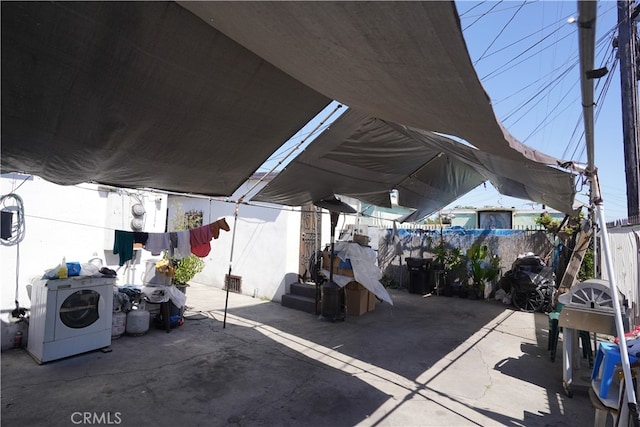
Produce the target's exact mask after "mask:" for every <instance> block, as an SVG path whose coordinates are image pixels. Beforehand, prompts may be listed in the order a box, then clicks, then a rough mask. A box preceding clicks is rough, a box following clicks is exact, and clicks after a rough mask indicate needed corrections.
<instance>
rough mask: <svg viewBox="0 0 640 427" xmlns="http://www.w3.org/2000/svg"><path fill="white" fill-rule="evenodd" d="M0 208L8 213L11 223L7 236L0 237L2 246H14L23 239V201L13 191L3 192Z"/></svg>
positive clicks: (0, 198)
mask: <svg viewBox="0 0 640 427" xmlns="http://www.w3.org/2000/svg"><path fill="white" fill-rule="evenodd" d="M0 208H1V209H2V213H7V214H9V215H10V218H11V223H10V230H7V231H9V232H10V233H9V236H6V237H0V244H2V246H14V245H17V244H18V243H20V242H21V241H22V240H23V239H24V234H25V223H24V203H23V201H22V198H21V197H20V196H18V195H17V194H15V193H9V194H5V195H4V196H2V197H0ZM5 218H6V216H5Z"/></svg>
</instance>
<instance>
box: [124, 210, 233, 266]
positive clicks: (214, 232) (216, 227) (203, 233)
mask: <svg viewBox="0 0 640 427" xmlns="http://www.w3.org/2000/svg"><path fill="white" fill-rule="evenodd" d="M220 230H224V231H229V230H231V228H230V227H229V224H227V221H226V220H225V219H224V218H220V219H218V220H217V221H215V222H212V223H211V224H207V225H203V226H201V227H197V228H192V229H190V230H183V231H171V232H165V233H147V232H142V231H125V230H115V233H114V242H113V253H114V254H118V255H119V265H120V266H123V265H124V264H125V263H126V262H127V261H130V260H132V259H133V247H134V244H135V243H138V244H141V245H142V247H143V248H144V249H146V250H148V251H149V252H151V254H152V255H155V256H157V255H160V254H162V252H163V251H169V256H170V257H174V258H177V259H182V258H186V257H188V256H189V255H190V254H194V255H197V256H199V257H200V258H202V257H205V256H207V255H209V252H211V243H210V242H211V240H212V239H217V238H218V237H219V236H220Z"/></svg>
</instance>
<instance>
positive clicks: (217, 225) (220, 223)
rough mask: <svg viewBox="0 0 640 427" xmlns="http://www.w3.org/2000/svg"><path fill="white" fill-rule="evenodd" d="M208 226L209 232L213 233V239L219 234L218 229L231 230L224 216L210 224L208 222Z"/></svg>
mask: <svg viewBox="0 0 640 427" xmlns="http://www.w3.org/2000/svg"><path fill="white" fill-rule="evenodd" d="M209 227H211V233H212V234H213V238H214V239H217V238H218V236H220V229H222V230H224V231H229V230H231V228H230V227H229V224H227V220H226V219H224V218H220V219H219V220H217V221H216V222H212V223H211V224H209Z"/></svg>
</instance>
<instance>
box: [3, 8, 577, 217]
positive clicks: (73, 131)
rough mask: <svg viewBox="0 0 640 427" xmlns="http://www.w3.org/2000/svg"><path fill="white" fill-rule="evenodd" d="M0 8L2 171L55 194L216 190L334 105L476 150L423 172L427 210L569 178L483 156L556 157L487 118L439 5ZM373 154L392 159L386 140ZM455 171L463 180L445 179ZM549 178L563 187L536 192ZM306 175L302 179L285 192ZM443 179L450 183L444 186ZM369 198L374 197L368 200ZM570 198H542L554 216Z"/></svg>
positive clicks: (563, 191) (532, 191) (450, 12)
mask: <svg viewBox="0 0 640 427" xmlns="http://www.w3.org/2000/svg"><path fill="white" fill-rule="evenodd" d="M1 7H2V15H1V19H2V22H1V23H2V29H1V31H2V171H3V172H11V171H21V172H27V173H33V174H36V175H39V176H42V177H44V178H46V179H48V180H51V181H53V182H57V183H61V184H74V183H78V182H82V181H94V182H99V183H105V184H112V185H117V186H124V187H133V188H137V187H151V188H158V189H162V190H172V191H180V192H192V193H198V194H207V195H230V194H232V193H233V192H234V191H235V190H236V189H237V188H238V187H239V186H240V185H241V184H242V183H243V182H244V181H245V180H246V179H247V178H248V177H249V176H250V175H251V174H252V173H253V172H254V171H255V170H256V169H257V168H258V167H259V166H260V164H262V162H263V161H264V160H265V159H266V158H267V157H268V156H269V155H270V154H271V153H273V152H274V151H275V150H276V148H277V147H278V146H280V145H281V144H282V143H284V142H285V141H286V140H287V139H288V138H289V137H290V136H291V135H293V134H294V133H295V131H297V130H298V129H299V128H300V127H301V126H302V125H303V124H304V123H306V122H307V121H308V120H310V119H311V118H312V117H313V116H314V115H315V114H316V113H317V112H318V111H320V110H321V109H322V108H323V107H324V106H325V105H327V104H328V103H329V101H330V100H332V99H335V100H338V101H339V102H341V103H344V104H346V105H348V106H349V107H351V108H354V109H355V110H357V111H358V112H361V113H362V114H365V115H367V116H369V117H375V118H377V119H378V120H380V121H385V122H386V123H387V125H388V126H389V127H390V128H392V129H395V130H396V131H398V129H400V128H403V129H406V132H409V131H410V132H414V134H411V133H410V132H409V136H406V135H405V141H406V143H407V144H412V145H411V147H413V146H414V145H415V144H416V141H415V139H416V134H417V133H420V131H416V130H415V129H422V130H424V131H433V132H439V133H444V134H448V135H454V136H457V137H459V138H463V139H465V140H466V141H468V142H469V143H470V144H472V145H473V146H475V147H476V148H477V149H478V150H479V151H478V152H477V153H475V157H478V156H486V158H485V159H484V160H482V161H481V162H480V163H481V164H482V166H483V168H480V167H479V166H478V165H477V164H476V165H475V166H474V165H471V164H469V161H468V159H467V161H463V160H462V159H455V164H456V165H457V166H456V168H457V169H455V170H454V169H451V170H448V169H446V167H445V166H444V163H443V164H442V165H439V167H441V169H440V172H439V173H438V174H435V173H434V174H432V175H434V176H435V175H438V176H439V177H440V180H435V181H433V182H432V183H431V182H430V187H432V188H433V189H436V190H438V191H439V192H440V193H445V196H438V197H434V198H433V200H428V201H427V203H426V205H427V206H430V207H429V209H431V206H435V204H434V203H436V202H439V203H441V202H442V201H443V200H445V199H447V200H448V199H452V200H455V198H457V197H459V196H460V195H462V194H464V193H463V191H465V190H467V191H468V190H470V189H471V188H469V187H471V185H472V184H473V182H474V179H476V180H482V179H483V178H482V177H484V178H486V177H488V175H487V174H486V173H485V172H489V173H490V175H491V176H493V177H494V179H491V178H490V179H491V180H492V182H493V183H494V184H495V183H500V184H501V185H502V186H503V188H501V187H498V190H499V191H501V192H503V191H509V192H511V193H517V194H520V196H521V197H525V198H532V199H533V200H536V201H542V199H543V198H544V197H542V196H541V195H544V196H545V197H547V196H548V195H549V194H552V193H553V194H558V195H569V194H572V192H573V186H572V185H571V184H570V181H571V179H570V175H569V174H568V173H565V172H559V171H557V170H555V169H553V168H549V167H545V168H537V169H536V173H537V172H540V173H542V174H543V175H544V177H541V178H538V177H530V178H531V180H530V181H527V182H528V184H526V185H523V183H522V182H519V181H513V180H512V176H511V175H509V174H506V173H505V174H503V171H502V170H501V168H502V167H503V166H505V164H503V163H500V162H496V161H494V159H495V158H494V157H493V156H498V158H499V159H505V161H506V160H508V161H511V162H513V163H511V166H513V167H514V168H516V169H517V168H518V167H520V166H522V165H523V164H524V163H523V162H524V161H525V159H531V160H535V161H539V162H542V163H543V164H551V165H553V164H556V163H557V160H556V159H554V158H552V157H550V156H547V155H545V154H543V153H540V152H537V151H535V150H532V149H530V148H529V147H526V146H525V145H523V144H521V143H520V142H518V141H516V140H515V139H514V138H513V137H511V136H510V135H509V134H508V132H506V131H505V130H504V129H503V128H502V126H501V125H500V123H499V122H498V121H497V120H496V118H495V115H494V113H493V109H492V107H491V104H490V101H489V98H488V96H487V95H486V93H485V92H484V90H483V88H482V85H481V84H480V82H479V80H478V78H477V76H476V73H475V70H474V68H473V66H472V63H471V60H470V58H469V56H468V52H467V49H466V45H465V43H464V39H463V36H462V31H461V29H460V25H459V20H458V15H457V11H456V8H455V4H454V3H453V2H431V1H426V2H179V3H174V2H65V3H56V2H54V3H40V2H37V3H36V2H24V3H22V2H2V3H1ZM411 129H413V130H411ZM425 135H426V134H425ZM417 139H418V140H419V139H420V138H417ZM409 141H412V142H409ZM342 142H344V141H336V142H335V143H342ZM332 144H334V143H333V142H332ZM387 147H393V150H399V149H402V147H401V146H399V145H395V146H392V145H390V141H389V144H387ZM406 149H407V150H410V149H413V148H409V147H407V148H406ZM423 149H424V148H423ZM467 154H468V153H467ZM465 155H466V154H465ZM458 157H459V156H458ZM463 157H464V156H463ZM452 158H453V156H447V159H449V160H448V161H450V162H452V163H450V164H454V163H453V160H451V159H452ZM475 160H479V159H475ZM475 160H474V162H475ZM441 162H444V160H442V161H441ZM462 164H465V165H466V166H463V165H462ZM530 164H531V163H530V162H529V163H527V165H530ZM434 166H435V164H434ZM532 168H533V166H532ZM424 169H427V168H426V167H425V168H424ZM462 170H465V171H466V172H465V174H468V175H465V176H464V177H455V178H453V177H451V176H448V175H449V174H451V173H454V172H455V173H456V174H457V173H459V171H462ZM421 172H422V171H421ZM473 174H476V176H477V177H476V178H471V176H472V175H473ZM558 174H560V175H561V176H562V179H559V180H557V182H556V186H555V187H552V188H550V187H548V184H549V183H551V182H553V181H554V179H555V178H556V177H557V176H558ZM434 179H435V178H434ZM312 180H313V177H312V176H311V174H309V176H308V180H307V181H302V182H298V184H299V185H300V186H301V187H304V186H305V185H306V183H307V182H309V181H312ZM452 180H453V181H455V182H460V183H461V185H460V186H458V187H456V188H449V186H450V183H451V182H452ZM478 182H480V181H478ZM396 184H398V183H396ZM401 184H403V185H405V186H406V187H407V190H408V191H406V192H404V193H405V194H406V197H409V194H410V193H411V192H413V193H414V195H416V196H417V195H422V194H424V195H426V196H427V197H431V196H430V194H431V193H430V192H425V190H424V189H421V188H420V187H415V188H414V187H412V184H414V182H413V181H412V180H411V179H408V178H407V177H405V180H404V181H403V182H401ZM507 184H508V185H507ZM358 185H360V184H358ZM415 185H416V186H419V185H422V184H421V183H420V182H419V181H416V182H415ZM515 188H518V190H517V191H516V190H515ZM334 190H337V189H334ZM299 191H300V190H299ZM382 191H383V190H382V187H380V186H376V187H375V188H370V189H366V188H364V189H363V188H361V186H358V187H356V188H353V189H344V191H342V192H343V193H353V194H355V193H358V194H363V195H366V194H369V193H381V192H382ZM429 191H431V190H429ZM332 192H333V193H340V191H332ZM505 194H506V193H505ZM536 197H537V198H536ZM558 197H559V196H558ZM375 198H376V200H380V201H381V202H382V198H383V197H382V196H381V194H377V195H376V197H375ZM386 199H388V196H387V198H386ZM386 199H385V200H386ZM572 200H573V197H570V200H569V199H565V200H563V202H562V203H560V204H557V203H556V202H557V200H551V201H549V202H547V204H548V205H549V206H551V207H554V208H557V209H560V210H562V211H565V212H566V211H567V206H569V205H570V203H571V201H572ZM443 206H444V205H443Z"/></svg>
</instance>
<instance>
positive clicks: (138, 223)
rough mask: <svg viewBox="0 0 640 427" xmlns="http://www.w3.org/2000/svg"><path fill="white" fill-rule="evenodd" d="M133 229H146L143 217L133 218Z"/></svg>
mask: <svg viewBox="0 0 640 427" xmlns="http://www.w3.org/2000/svg"><path fill="white" fill-rule="evenodd" d="M131 229H132V230H133V231H142V230H143V229H144V220H143V219H142V218H133V219H132V220H131Z"/></svg>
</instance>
